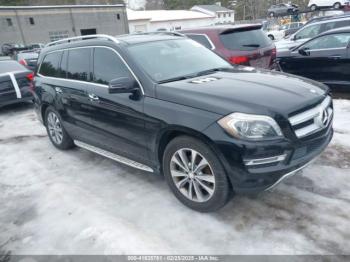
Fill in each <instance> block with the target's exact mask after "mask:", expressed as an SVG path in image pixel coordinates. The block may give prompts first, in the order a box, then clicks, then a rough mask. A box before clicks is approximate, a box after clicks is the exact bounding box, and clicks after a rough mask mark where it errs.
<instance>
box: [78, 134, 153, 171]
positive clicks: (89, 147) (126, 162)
mask: <svg viewBox="0 0 350 262" xmlns="http://www.w3.org/2000/svg"><path fill="white" fill-rule="evenodd" d="M74 144H76V145H77V146H78V147H81V148H84V149H86V150H89V151H91V152H94V153H96V154H99V155H101V156H104V157H107V158H109V159H112V160H115V161H117V162H119V163H122V164H124V165H127V166H131V167H134V168H137V169H140V170H143V171H147V172H152V173H153V169H152V168H150V167H149V166H146V165H143V164H141V163H138V162H136V161H133V160H131V159H129V158H126V157H122V156H120V155H117V154H114V153H112V152H109V151H106V150H104V149H101V148H98V147H95V146H92V145H89V144H86V143H84V142H81V141H78V140H74Z"/></svg>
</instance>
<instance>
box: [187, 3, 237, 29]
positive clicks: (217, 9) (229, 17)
mask: <svg viewBox="0 0 350 262" xmlns="http://www.w3.org/2000/svg"><path fill="white" fill-rule="evenodd" d="M191 10H192V11H197V12H201V13H203V14H207V15H210V16H214V17H215V24H233V23H234V22H235V11H234V10H231V9H227V8H226V7H223V6H220V5H195V6H194V7H192V8H191Z"/></svg>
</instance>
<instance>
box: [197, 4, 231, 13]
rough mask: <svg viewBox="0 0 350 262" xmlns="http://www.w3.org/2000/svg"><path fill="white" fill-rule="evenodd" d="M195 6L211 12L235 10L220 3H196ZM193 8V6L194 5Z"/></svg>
mask: <svg viewBox="0 0 350 262" xmlns="http://www.w3.org/2000/svg"><path fill="white" fill-rule="evenodd" d="M194 7H198V8H202V9H205V10H208V11H210V12H215V13H216V12H233V10H231V9H228V8H226V7H223V6H219V5H195V6H194ZM192 8H193V7H192Z"/></svg>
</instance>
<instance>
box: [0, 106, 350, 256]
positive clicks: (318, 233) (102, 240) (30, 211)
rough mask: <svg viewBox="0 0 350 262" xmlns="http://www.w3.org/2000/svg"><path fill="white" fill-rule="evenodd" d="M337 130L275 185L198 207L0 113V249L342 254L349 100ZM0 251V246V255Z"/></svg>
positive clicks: (17, 111)
mask: <svg viewBox="0 0 350 262" xmlns="http://www.w3.org/2000/svg"><path fill="white" fill-rule="evenodd" d="M335 114H336V117H335V124H334V126H335V131H336V133H335V137H334V140H333V142H332V144H331V145H330V146H329V148H328V149H327V150H326V151H325V152H324V153H323V155H322V156H321V157H320V158H319V159H318V160H317V161H316V162H315V163H314V164H313V165H312V166H310V167H308V168H307V169H306V170H305V171H304V173H303V174H301V175H298V176H294V177H291V178H289V179H288V180H287V181H285V182H284V183H282V184H281V185H279V187H278V188H277V189H275V190H274V191H273V192H264V193H261V194H259V195H258V196H237V197H236V198H234V199H233V200H232V201H231V202H230V203H229V204H228V205H227V206H226V207H225V208H224V209H222V210H220V211H219V212H217V213H213V214H200V213H196V212H194V211H191V210H190V209H188V208H186V207H185V206H183V205H182V204H180V203H179V202H178V201H177V200H176V199H175V197H174V196H173V195H172V194H171V192H170V190H169V189H168V188H167V185H166V183H165V181H164V180H163V178H162V177H159V176H155V175H152V174H148V173H144V172H142V171H137V170H134V169H131V168H128V167H125V166H123V165H121V164H118V163H116V162H113V161H111V160H108V159H106V158H103V157H101V156H98V155H96V154H93V153H90V152H88V151H86V150H83V149H78V148H77V149H74V150H72V151H68V152H62V151H59V150H57V149H55V148H54V147H53V146H52V145H51V144H50V142H49V139H48V138H47V137H46V132H45V129H44V128H43V127H42V125H41V124H40V123H39V122H38V121H37V120H36V116H35V114H34V113H33V111H32V109H31V107H30V106H29V107H28V106H27V105H26V106H13V107H10V108H6V109H2V110H1V111H0V207H1V208H0V249H1V250H2V251H5V252H7V251H12V253H13V254H350V249H349V240H350V117H349V115H350V101H346V100H337V101H335ZM1 250H0V253H1Z"/></svg>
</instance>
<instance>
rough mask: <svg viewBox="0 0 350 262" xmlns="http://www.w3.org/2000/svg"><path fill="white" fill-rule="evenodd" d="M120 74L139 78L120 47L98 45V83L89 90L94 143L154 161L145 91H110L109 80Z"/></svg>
mask: <svg viewBox="0 0 350 262" xmlns="http://www.w3.org/2000/svg"><path fill="white" fill-rule="evenodd" d="M120 77H128V78H131V79H135V78H134V76H133V74H132V73H131V71H130V70H129V69H128V67H127V66H126V65H125V63H124V61H123V60H122V59H121V57H120V56H119V54H118V53H117V51H116V50H114V49H112V48H109V47H95V48H94V54H93V82H94V83H95V86H91V88H90V89H89V93H88V96H89V97H90V103H91V106H92V107H93V109H92V110H91V111H90V112H91V115H90V117H91V125H92V126H93V128H94V133H95V136H94V138H93V139H94V140H95V141H94V144H95V145H97V146H99V147H102V148H104V149H106V150H108V151H110V152H114V153H117V154H120V155H122V156H126V157H128V158H131V159H133V160H136V161H138V162H140V163H143V164H150V163H149V162H148V159H149V155H148V149H147V148H148V146H147V145H148V143H149V140H148V133H147V132H146V130H145V127H144V126H145V116H144V113H143V104H144V96H143V95H142V93H141V92H140V93H139V94H130V93H121V94H110V93H109V88H108V84H109V82H110V81H111V80H113V79H117V78H120ZM135 82H137V81H136V79H135ZM140 88H141V87H140ZM140 91H141V89H140Z"/></svg>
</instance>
